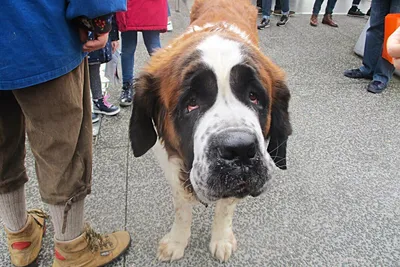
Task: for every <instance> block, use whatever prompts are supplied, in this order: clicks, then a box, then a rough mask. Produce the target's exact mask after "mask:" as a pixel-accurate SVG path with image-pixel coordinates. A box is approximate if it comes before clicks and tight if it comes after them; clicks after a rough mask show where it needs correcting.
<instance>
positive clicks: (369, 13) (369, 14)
mask: <svg viewBox="0 0 400 267" xmlns="http://www.w3.org/2000/svg"><path fill="white" fill-rule="evenodd" d="M367 16H368V17H369V16H371V8H369V9H368V11H367Z"/></svg>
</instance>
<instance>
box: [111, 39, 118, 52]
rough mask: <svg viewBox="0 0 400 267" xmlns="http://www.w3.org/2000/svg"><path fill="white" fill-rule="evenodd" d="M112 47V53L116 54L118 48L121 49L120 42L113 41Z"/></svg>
mask: <svg viewBox="0 0 400 267" xmlns="http://www.w3.org/2000/svg"><path fill="white" fill-rule="evenodd" d="M111 47H112V53H113V54H114V53H115V51H116V50H117V48H118V47H119V41H112V42H111Z"/></svg>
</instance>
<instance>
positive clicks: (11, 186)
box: [0, 91, 28, 232]
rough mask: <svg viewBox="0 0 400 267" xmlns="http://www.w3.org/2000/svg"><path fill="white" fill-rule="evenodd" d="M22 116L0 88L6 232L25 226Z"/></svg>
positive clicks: (0, 182) (1, 211)
mask: <svg viewBox="0 0 400 267" xmlns="http://www.w3.org/2000/svg"><path fill="white" fill-rule="evenodd" d="M24 162H25V118H24V115H23V113H22V111H21V108H20V107H19V105H18V102H17V101H16V100H15V97H14V95H13V93H12V91H0V218H1V220H2V222H3V224H4V226H5V227H6V228H7V229H9V230H10V231H14V232H15V231H18V230H20V229H22V227H24V226H25V223H26V219H27V213H26V204H25V190H24V184H25V182H26V181H28V177H27V175H26V171H25V165H24Z"/></svg>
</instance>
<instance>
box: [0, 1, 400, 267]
mask: <svg viewBox="0 0 400 267" xmlns="http://www.w3.org/2000/svg"><path fill="white" fill-rule="evenodd" d="M322 2H323V0H316V1H315V4H314V9H313V15H312V17H311V20H310V24H311V25H312V26H316V25H317V24H318V21H317V16H318V14H319V12H320V9H321V4H322ZM335 3H336V0H328V4H327V8H326V10H325V15H324V18H323V20H322V23H324V24H327V25H329V26H332V27H337V24H336V23H335V22H334V21H333V20H332V12H333V10H334V7H335ZM359 3H360V1H359V0H358V1H357V0H355V1H353V6H352V7H351V8H350V10H349V12H348V14H349V15H352V16H364V13H362V12H361V11H360V10H359V9H358V4H359ZM260 5H261V6H262V16H261V21H260V24H259V25H258V28H259V29H262V28H265V27H268V26H269V25H270V17H269V16H270V14H271V0H262V3H260ZM2 7H3V8H2V10H3V11H0V17H1V18H2V23H3V27H2V28H1V29H0V33H1V36H2V38H0V51H1V55H2V60H1V63H0V66H1V67H0V77H1V78H0V218H1V220H2V222H3V224H4V227H5V231H6V238H7V244H8V249H9V253H10V259H11V263H12V264H14V265H15V266H28V265H30V264H32V263H34V262H35V261H36V260H37V257H38V254H39V251H40V248H41V246H42V237H43V234H44V231H45V220H46V219H47V217H48V216H47V214H45V213H44V212H43V211H42V210H37V209H35V210H29V211H27V210H26V197H25V183H26V182H27V181H28V176H27V173H26V168H25V134H27V136H28V138H29V141H30V147H31V150H32V152H33V155H34V157H35V160H36V174H37V178H38V181H39V187H40V194H41V197H42V200H43V201H44V202H45V203H47V204H48V206H49V211H50V215H51V219H52V223H53V226H54V231H55V236H54V244H55V256H54V265H53V266H55V267H61V266H88V264H90V265H89V266H103V265H105V264H107V263H109V262H111V261H113V260H114V259H115V258H117V257H119V256H120V255H121V254H122V253H123V252H124V251H126V249H127V248H128V246H129V244H130V242H131V237H130V234H129V233H128V232H127V231H119V232H113V233H109V234H105V235H100V234H98V233H96V232H95V231H94V230H93V229H92V228H90V226H89V225H85V224H84V200H85V197H86V196H87V195H88V194H89V193H90V191H91V185H92V120H91V115H92V112H91V110H92V105H93V110H94V113H95V114H106V115H115V114H117V113H118V112H119V111H120V108H119V107H118V106H116V105H112V104H110V103H108V101H107V98H108V96H107V95H103V93H102V89H101V80H100V76H99V66H100V64H102V63H105V62H107V61H109V60H110V57H111V54H112V53H115V52H116V51H117V48H118V46H119V36H121V41H122V44H121V46H122V51H121V59H122V72H123V85H122V90H121V95H120V99H119V105H120V106H121V107H126V106H129V105H131V104H132V100H133V97H134V91H133V90H134V89H133V84H134V82H135V79H134V75H133V73H134V71H133V70H134V59H135V50H136V46H137V43H138V40H137V35H138V32H141V33H142V35H143V40H144V43H145V46H146V48H147V51H148V53H149V55H151V54H152V53H153V52H154V51H155V50H156V49H157V48H159V47H160V46H161V44H160V33H162V32H166V31H167V30H172V28H173V27H172V23H171V22H170V20H169V19H168V18H169V16H170V11H169V6H168V3H167V1H166V0H153V1H145V0H136V1H128V2H126V1H125V0H114V1H97V0H86V1H72V0H71V1H68V4H65V2H64V1H33V2H32V1H23V0H3V2H2ZM4 10H7V14H4ZM399 11H400V6H399V4H398V3H397V2H396V1H394V0H391V1H390V0H388V1H379V0H372V5H371V9H370V10H369V11H368V12H367V14H368V13H370V27H369V29H368V31H367V36H366V43H365V53H364V58H363V64H362V66H361V67H360V68H357V69H351V70H347V71H345V73H344V75H345V76H347V77H349V78H365V79H371V80H372V81H371V83H370V84H369V85H368V88H367V89H368V91H369V92H372V93H380V92H382V91H383V90H384V89H385V88H386V87H387V85H388V83H389V81H390V79H391V77H392V75H393V72H394V69H395V67H394V66H393V65H392V64H391V63H389V62H388V61H387V60H385V59H384V58H382V57H381V54H382V46H383V41H384V40H383V32H384V19H385V15H387V14H389V13H397V12H399ZM273 12H274V13H276V14H279V13H280V14H281V18H280V20H279V22H278V23H277V25H278V26H284V25H286V23H287V22H288V20H289V17H290V15H292V14H293V13H294V12H291V11H290V10H289V1H288V0H283V1H282V2H280V1H277V3H276V6H275V10H274V11H273ZM27 14H29V16H27ZM32 25H36V26H35V27H32ZM38 25H40V26H38ZM119 32H121V35H119ZM388 44H389V45H388V46H389V47H388V50H389V53H390V54H391V56H392V57H394V62H395V63H394V65H395V66H396V67H399V66H400V30H397V31H396V32H395V33H394V34H393V35H392V36H391V38H390V39H389V41H388ZM88 53H89V54H88ZM110 182H111V181H110Z"/></svg>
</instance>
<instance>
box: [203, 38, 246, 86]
mask: <svg viewBox="0 0 400 267" xmlns="http://www.w3.org/2000/svg"><path fill="white" fill-rule="evenodd" d="M240 45H241V44H240V43H238V42H235V41H232V40H229V39H225V38H223V37H221V36H219V35H217V34H215V35H212V36H210V37H208V38H207V39H205V40H204V41H203V42H201V43H200V44H199V46H198V49H199V50H200V51H202V61H203V62H204V63H205V64H207V65H208V66H209V67H210V68H211V69H212V70H213V71H214V73H215V76H216V77H217V82H218V83H220V82H222V81H225V80H226V79H228V80H229V77H230V72H231V69H232V68H233V67H234V66H235V65H237V64H239V63H241V62H242V61H243V57H242V53H241V49H240Z"/></svg>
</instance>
